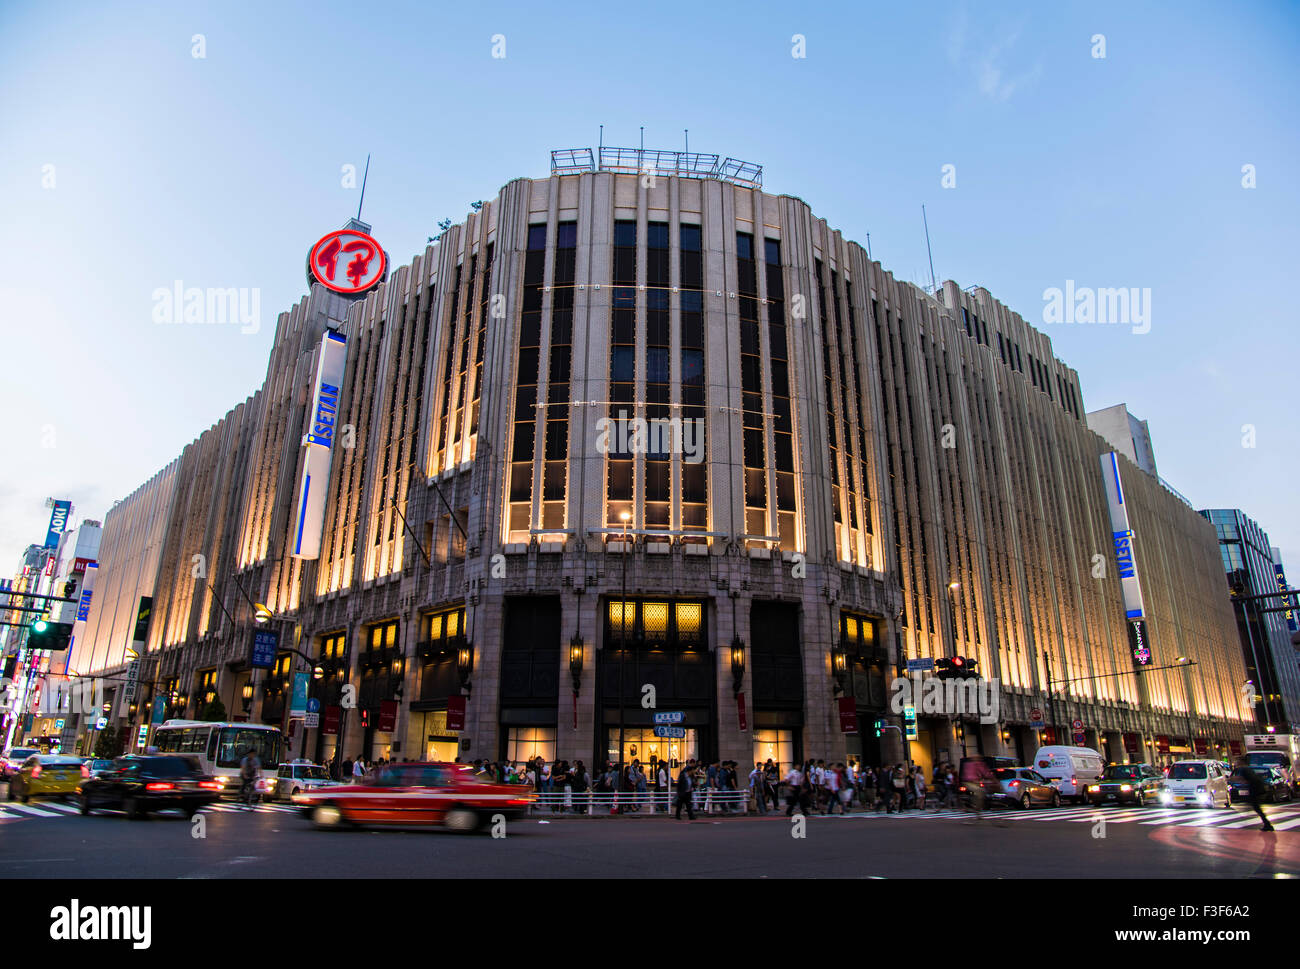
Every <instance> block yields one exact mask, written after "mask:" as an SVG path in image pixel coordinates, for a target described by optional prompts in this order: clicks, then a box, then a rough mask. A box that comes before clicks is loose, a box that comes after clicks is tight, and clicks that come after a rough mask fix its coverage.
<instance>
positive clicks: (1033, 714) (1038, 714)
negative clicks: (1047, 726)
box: [1029, 709, 1043, 720]
mask: <svg viewBox="0 0 1300 969" xmlns="http://www.w3.org/2000/svg"><path fill="white" fill-rule="evenodd" d="M1029 719H1030V720H1042V719H1043V711H1042V710H1038V709H1034V710H1030V711H1029Z"/></svg>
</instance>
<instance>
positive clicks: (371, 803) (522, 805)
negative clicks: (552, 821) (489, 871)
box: [291, 763, 537, 833]
mask: <svg viewBox="0 0 1300 969" xmlns="http://www.w3.org/2000/svg"><path fill="white" fill-rule="evenodd" d="M536 797H537V796H536V795H535V794H534V793H533V791H532V788H530V787H526V786H520V785H518V784H498V783H496V782H495V781H493V780H490V779H489V778H488V777H487V776H486V775H478V774H475V773H474V768H472V767H470V766H468V765H466V764H426V763H409V764H389V765H387V766H385V767H382V768H380V769H379V770H378V771H377V772H375V773H374V774H371V775H368V776H367V777H366V778H364V780H363V781H362V782H361V783H360V784H335V785H331V786H329V787H318V788H316V789H315V790H311V791H302V792H301V793H298V794H295V795H293V797H292V798H291V800H292V801H293V803H294V804H296V805H298V807H299V808H300V809H301V811H302V814H303V816H304V817H307V818H310V819H311V821H312V822H313V823H314V824H315V825H316V827H318V828H338V827H341V826H343V825H360V824H384V825H427V824H440V825H442V826H443V827H445V828H450V829H451V830H452V831H460V832H464V833H468V832H471V831H475V830H477V829H478V828H479V827H480V826H481V825H483V824H485V823H487V822H490V821H491V819H492V818H493V817H494V816H496V815H498V814H500V815H504V816H505V817H506V819H507V820H510V819H513V818H517V817H519V816H520V815H522V814H523V813H524V812H525V811H526V810H527V809H528V805H530V804H531V803H532V802H533V801H534V800H536Z"/></svg>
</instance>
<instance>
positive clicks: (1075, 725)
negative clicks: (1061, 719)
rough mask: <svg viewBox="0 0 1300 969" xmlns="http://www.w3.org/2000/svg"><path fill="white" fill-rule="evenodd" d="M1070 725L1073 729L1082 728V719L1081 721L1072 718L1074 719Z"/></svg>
mask: <svg viewBox="0 0 1300 969" xmlns="http://www.w3.org/2000/svg"><path fill="white" fill-rule="evenodd" d="M1070 726H1071V727H1073V728H1074V729H1075V730H1082V729H1083V721H1082V720H1074V721H1072V722H1071V723H1070Z"/></svg>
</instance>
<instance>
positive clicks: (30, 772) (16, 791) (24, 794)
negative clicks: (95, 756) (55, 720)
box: [9, 754, 81, 804]
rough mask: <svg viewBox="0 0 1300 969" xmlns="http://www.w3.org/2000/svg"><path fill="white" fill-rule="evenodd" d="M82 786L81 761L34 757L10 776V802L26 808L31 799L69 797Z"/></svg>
mask: <svg viewBox="0 0 1300 969" xmlns="http://www.w3.org/2000/svg"><path fill="white" fill-rule="evenodd" d="M80 783H81V758H80V757H64V756H61V755H59V754H32V756H30V757H28V758H27V759H26V760H25V761H23V765H22V766H21V767H19V768H18V770H17V771H15V772H13V773H11V774H10V775H9V800H11V801H13V800H21V801H22V802H23V803H24V804H26V803H27V801H28V800H29V799H30V798H32V797H69V796H71V795H73V794H76V793H77V785H78V784H80Z"/></svg>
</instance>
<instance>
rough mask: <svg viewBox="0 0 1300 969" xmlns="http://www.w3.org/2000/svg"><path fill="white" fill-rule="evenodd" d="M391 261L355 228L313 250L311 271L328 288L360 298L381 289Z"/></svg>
mask: <svg viewBox="0 0 1300 969" xmlns="http://www.w3.org/2000/svg"><path fill="white" fill-rule="evenodd" d="M386 268H387V260H386V257H385V256H384V250H383V248H382V247H381V246H380V245H379V243H378V242H376V241H375V240H374V238H373V237H371V236H368V235H366V234H365V233H364V232H358V231H356V230H355V229H339V230H338V231H336V232H331V233H330V234H329V235H327V236H324V237H323V238H322V239H321V240H320V241H319V242H317V243H316V245H314V246H312V247H311V252H310V253H309V254H308V256H307V271H308V272H309V273H311V277H312V278H313V279H315V280H316V282H318V283H320V284H321V285H322V286H324V287H325V288H326V289H332V290H334V292H336V293H343V294H344V295H349V296H350V295H356V294H358V293H364V292H365V291H366V290H368V289H371V288H372V287H374V286H377V285H378V284H379V282H380V281H381V280H382V279H383V278H384V270H385V269H386Z"/></svg>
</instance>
